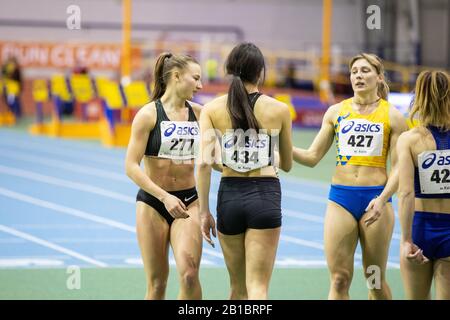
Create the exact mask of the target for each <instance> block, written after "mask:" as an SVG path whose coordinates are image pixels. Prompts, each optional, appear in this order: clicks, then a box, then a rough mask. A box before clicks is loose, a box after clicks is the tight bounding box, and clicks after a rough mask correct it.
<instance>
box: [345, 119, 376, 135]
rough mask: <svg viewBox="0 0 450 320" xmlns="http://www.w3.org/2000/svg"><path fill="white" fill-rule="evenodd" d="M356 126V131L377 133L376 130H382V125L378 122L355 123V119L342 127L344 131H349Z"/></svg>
mask: <svg viewBox="0 0 450 320" xmlns="http://www.w3.org/2000/svg"><path fill="white" fill-rule="evenodd" d="M353 127H354V130H353V131H355V132H372V133H376V132H380V131H381V125H380V124H376V123H356V125H355V121H349V123H348V124H346V125H345V126H344V127H343V128H342V133H347V132H349V131H350V130H352V129H353Z"/></svg>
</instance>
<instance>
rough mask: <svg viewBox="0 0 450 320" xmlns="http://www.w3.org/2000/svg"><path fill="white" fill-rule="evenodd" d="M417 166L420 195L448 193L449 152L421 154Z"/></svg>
mask: <svg viewBox="0 0 450 320" xmlns="http://www.w3.org/2000/svg"><path fill="white" fill-rule="evenodd" d="M417 165H418V169H419V180H420V188H421V192H422V193H424V194H437V193H450V150H436V151H425V152H422V153H421V154H419V156H418V161H417Z"/></svg>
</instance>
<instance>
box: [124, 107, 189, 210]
mask: <svg viewBox="0 0 450 320" xmlns="http://www.w3.org/2000/svg"><path fill="white" fill-rule="evenodd" d="M155 122H156V113H154V112H152V110H151V109H150V107H148V106H144V107H142V108H141V110H139V111H138V113H137V114H136V116H135V117H134V119H133V123H132V125H131V136H130V141H129V143H128V148H127V154H126V157H125V171H126V174H127V176H128V177H129V178H130V179H131V180H133V181H134V183H136V184H137V185H138V186H139V187H140V188H142V189H143V190H144V191H146V192H147V193H149V194H151V195H152V196H154V197H155V198H157V199H158V200H159V201H161V202H163V203H164V205H165V207H166V209H167V211H169V213H170V214H171V215H172V216H173V217H174V218H187V217H189V215H188V214H187V211H186V210H187V208H186V206H185V205H184V203H183V202H182V201H181V200H180V199H178V198H177V197H175V196H172V195H171V194H169V193H168V192H166V191H165V190H164V189H162V188H161V187H159V186H158V185H157V184H156V183H154V182H153V181H152V180H151V179H150V177H149V176H147V175H146V174H145V173H144V172H143V171H142V169H141V167H140V163H141V161H142V158H143V157H144V153H145V148H146V146H147V141H148V137H149V135H150V131H151V130H153V128H154V126H155Z"/></svg>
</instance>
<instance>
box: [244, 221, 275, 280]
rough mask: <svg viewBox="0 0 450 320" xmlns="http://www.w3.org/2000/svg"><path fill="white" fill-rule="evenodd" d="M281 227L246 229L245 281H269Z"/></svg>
mask: <svg viewBox="0 0 450 320" xmlns="http://www.w3.org/2000/svg"><path fill="white" fill-rule="evenodd" d="M280 231H281V227H278V228H273V229H247V232H246V234H245V263H246V274H247V280H248V281H251V279H252V278H258V277H263V278H266V280H268V279H270V275H271V274H272V269H273V265H274V262H275V256H276V253H277V249H278V242H279V239H280Z"/></svg>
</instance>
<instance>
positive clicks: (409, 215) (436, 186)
mask: <svg viewBox="0 0 450 320" xmlns="http://www.w3.org/2000/svg"><path fill="white" fill-rule="evenodd" d="M416 114H418V115H419V122H420V125H419V126H418V127H416V128H414V129H412V130H410V131H408V132H405V133H404V134H402V135H401V136H400V138H399V140H398V144H397V149H398V157H399V167H400V168H401V170H400V186H399V205H400V208H399V216H400V223H401V225H402V237H401V243H400V244H401V250H400V267H401V274H402V278H403V286H404V288H405V293H406V298H407V299H429V298H430V288H431V283H432V281H433V278H434V282H435V288H436V299H447V300H448V299H450V78H449V75H448V74H447V73H445V72H440V71H424V72H422V73H421V74H420V75H419V77H418V78H417V82H416V90H415V98H414V103H413V106H412V110H411V117H410V118H411V120H412V119H413V118H414V115H416Z"/></svg>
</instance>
